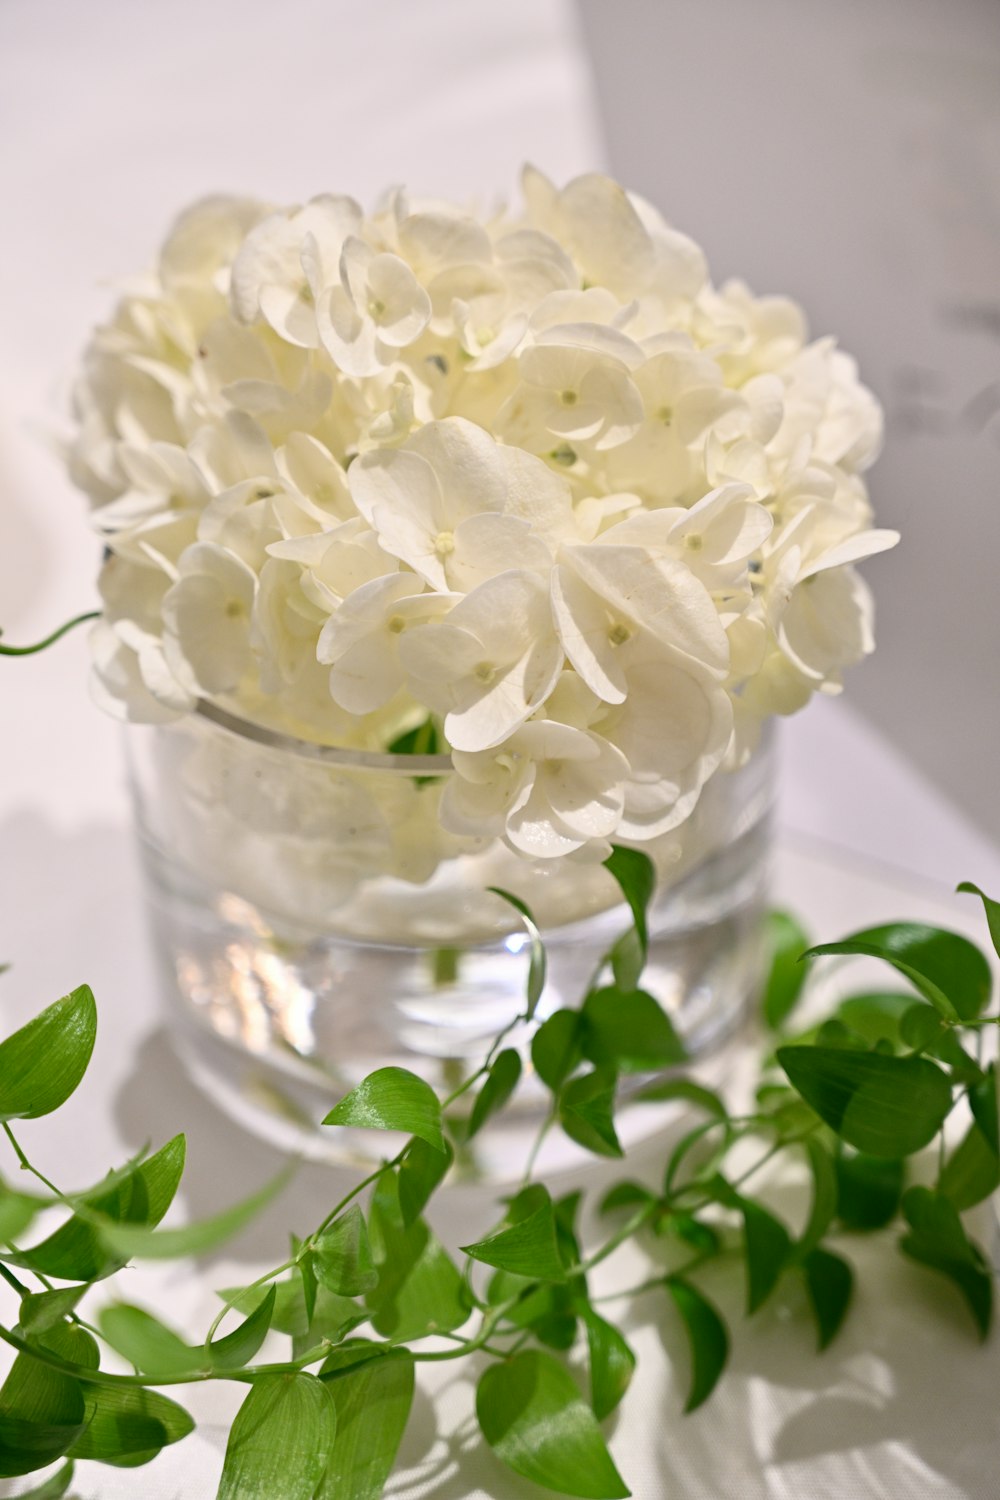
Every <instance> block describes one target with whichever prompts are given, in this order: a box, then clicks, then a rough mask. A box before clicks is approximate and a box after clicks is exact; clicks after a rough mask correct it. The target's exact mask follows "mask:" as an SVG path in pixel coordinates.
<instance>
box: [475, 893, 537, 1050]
mask: <svg viewBox="0 0 1000 1500" xmlns="http://www.w3.org/2000/svg"><path fill="white" fill-rule="evenodd" d="M486 889H487V890H488V891H492V892H493V894H494V896H499V897H500V898H501V900H503V901H506V902H507V904H508V905H509V906H512V907H513V908H514V910H515V911H516V912H518V914H519V915H520V918H521V921H522V922H523V923H524V926H525V929H526V931H527V934H528V940H529V945H530V953H529V957H528V986H527V1006H526V1008H525V1015H526V1016H527V1018H528V1020H529V1021H530V1020H532V1019H533V1017H534V1014H535V1011H536V1010H537V1009H538V1002H539V1000H541V998H542V991H543V990H544V989H545V944H544V943H543V942H542V934H541V933H540V932H539V930H538V927H537V925H536V923H535V919H534V917H533V916H532V915H531V910H530V908H529V907H527V906H526V905H525V904H524V902H523V901H522V900H521V899H520V897H519V896H514V895H512V894H511V892H510V891H504V890H501V889H500V887H499V886H496V885H490V886H487V887H486Z"/></svg>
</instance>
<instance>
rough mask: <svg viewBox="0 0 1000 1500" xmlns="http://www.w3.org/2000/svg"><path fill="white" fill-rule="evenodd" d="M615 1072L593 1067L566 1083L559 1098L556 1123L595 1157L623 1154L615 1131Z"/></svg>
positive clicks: (616, 1077) (616, 1079)
mask: <svg viewBox="0 0 1000 1500" xmlns="http://www.w3.org/2000/svg"><path fill="white" fill-rule="evenodd" d="M617 1083H618V1075H617V1074H616V1073H615V1072H614V1071H613V1070H610V1069H607V1068H595V1069H594V1070H593V1072H592V1073H584V1074H583V1076H582V1077H581V1078H574V1079H572V1080H571V1081H570V1082H569V1083H567V1084H566V1086H565V1088H564V1089H563V1091H562V1095H561V1097H560V1100H559V1123H560V1125H561V1126H562V1128H563V1130H564V1131H565V1132H566V1134H567V1135H568V1136H569V1138H570V1140H573V1141H576V1143H577V1145H579V1146H583V1147H584V1148H585V1149H586V1150H587V1151H593V1152H594V1153H595V1154H596V1155H598V1156H624V1154H625V1153H624V1152H623V1151H622V1148H621V1142H620V1141H619V1139H618V1136H617V1134H616V1132H615V1114H614V1112H615V1089H616V1087H617Z"/></svg>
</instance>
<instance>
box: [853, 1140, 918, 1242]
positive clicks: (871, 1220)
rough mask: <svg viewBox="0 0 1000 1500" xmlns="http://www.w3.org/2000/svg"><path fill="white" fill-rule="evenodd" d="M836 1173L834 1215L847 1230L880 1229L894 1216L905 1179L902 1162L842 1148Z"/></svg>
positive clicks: (897, 1209)
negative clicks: (843, 1150)
mask: <svg viewBox="0 0 1000 1500" xmlns="http://www.w3.org/2000/svg"><path fill="white" fill-rule="evenodd" d="M836 1173H837V1217H838V1219H839V1220H840V1222H841V1223H842V1224H844V1225H845V1226H846V1227H847V1228H848V1229H882V1228H884V1226H885V1225H886V1224H888V1223H890V1221H891V1220H892V1219H894V1218H895V1217H896V1214H897V1213H898V1211H899V1200H900V1198H901V1197H902V1196H903V1187H904V1185H905V1182H906V1170H905V1165H904V1163H903V1162H902V1161H900V1160H898V1159H895V1160H894V1159H893V1158H892V1157H884V1156H867V1155H866V1154H865V1153H864V1152H863V1151H859V1152H853V1151H852V1152H846V1151H845V1152H843V1153H842V1154H841V1155H840V1156H838V1157H837V1159H836Z"/></svg>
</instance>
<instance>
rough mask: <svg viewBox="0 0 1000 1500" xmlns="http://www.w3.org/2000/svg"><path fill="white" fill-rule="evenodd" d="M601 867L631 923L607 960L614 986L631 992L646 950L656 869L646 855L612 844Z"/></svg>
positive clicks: (643, 966)
mask: <svg viewBox="0 0 1000 1500" xmlns="http://www.w3.org/2000/svg"><path fill="white" fill-rule="evenodd" d="M604 868H605V869H606V870H609V871H610V873H611V874H612V875H613V876H614V878H615V879H616V880H617V882H618V884H619V886H620V887H621V891H622V895H623V896H624V897H625V900H626V901H627V902H628V905H629V908H630V910H631V912H632V921H633V924H634V925H633V926H632V927H630V928H629V930H628V932H626V933H623V935H622V936H621V937H620V938H619V939H618V941H617V942H616V943H615V944H614V946H613V947H612V949H611V952H610V953H609V954H608V957H609V958H610V960H611V969H612V972H613V974H614V976H615V983H616V984H617V985H618V986H619V988H621V989H623V990H634V989H635V987H636V985H637V984H638V983H639V977H640V975H641V974H642V971H643V969H644V968H645V965H646V954H647V953H648V951H649V928H648V925H647V911H648V908H649V903H650V901H651V900H652V899H653V893H654V891H655V890H656V867H655V865H654V864H653V861H652V860H651V859H650V857H649V855H648V854H642V853H640V852H639V850H638V849H625V848H623V847H621V846H620V845H616V846H615V847H614V849H612V851H611V854H610V855H609V856H608V858H607V859H606V860H605V861H604Z"/></svg>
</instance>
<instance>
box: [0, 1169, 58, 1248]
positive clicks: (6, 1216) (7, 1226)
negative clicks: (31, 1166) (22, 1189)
mask: <svg viewBox="0 0 1000 1500" xmlns="http://www.w3.org/2000/svg"><path fill="white" fill-rule="evenodd" d="M48 1206H49V1204H48V1200H47V1199H45V1198H35V1197H33V1196H32V1195H31V1194H30V1193H18V1192H15V1190H14V1189H13V1188H9V1187H8V1186H7V1184H6V1183H5V1182H0V1243H2V1244H5V1245H7V1244H9V1243H10V1242H11V1240H16V1239H17V1238H18V1237H19V1236H20V1235H21V1234H23V1232H24V1230H25V1229H27V1227H28V1225H29V1224H30V1223H31V1221H32V1219H33V1218H34V1217H35V1215H36V1214H39V1213H41V1211H42V1209H43V1208H47V1207H48Z"/></svg>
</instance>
